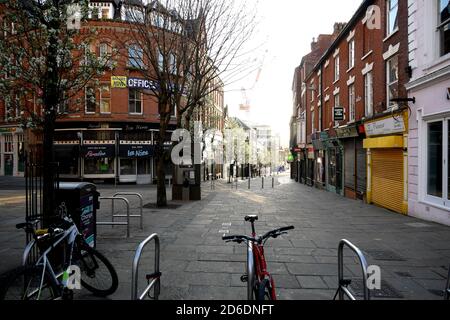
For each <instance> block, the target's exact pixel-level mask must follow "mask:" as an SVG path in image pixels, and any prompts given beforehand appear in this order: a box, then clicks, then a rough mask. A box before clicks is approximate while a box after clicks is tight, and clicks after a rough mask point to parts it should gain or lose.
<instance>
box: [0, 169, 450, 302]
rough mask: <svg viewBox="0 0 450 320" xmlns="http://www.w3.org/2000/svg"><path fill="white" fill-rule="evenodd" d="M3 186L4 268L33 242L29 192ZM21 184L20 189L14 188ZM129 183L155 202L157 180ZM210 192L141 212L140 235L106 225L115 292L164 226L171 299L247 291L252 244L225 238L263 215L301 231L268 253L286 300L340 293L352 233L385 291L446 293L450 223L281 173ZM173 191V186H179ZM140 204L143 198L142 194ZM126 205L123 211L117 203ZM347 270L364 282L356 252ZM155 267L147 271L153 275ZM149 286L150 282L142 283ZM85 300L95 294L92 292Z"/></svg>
mask: <svg viewBox="0 0 450 320" xmlns="http://www.w3.org/2000/svg"><path fill="white" fill-rule="evenodd" d="M2 189H4V190H1V191H0V199H3V200H0V214H1V216H2V224H1V225H0V243H1V244H0V261H2V263H1V267H0V271H4V270H6V269H8V268H10V267H12V266H14V265H17V264H18V263H19V262H20V254H21V250H22V249H23V245H24V235H23V232H22V231H17V230H15V229H14V225H15V224H16V223H18V222H20V221H22V219H23V216H24V204H23V201H22V202H21V200H20V199H19V198H17V199H15V200H10V202H7V201H6V198H12V199H14V197H18V196H20V195H21V191H20V190H16V191H14V190H7V186H6V187H5V186H3V187H2ZM12 189H14V188H12ZM99 189H100V192H101V195H102V196H108V195H112V194H113V193H114V192H115V191H116V189H115V188H114V186H101V185H100V186H99ZM117 190H119V191H124V190H125V191H137V192H140V193H142V194H143V195H144V197H145V202H146V203H149V202H153V201H155V195H156V189H155V187H153V186H146V187H142V186H118V187H117ZM203 197H204V200H203V201H201V202H194V203H186V204H182V203H180V204H182V205H181V206H180V207H179V208H177V209H167V210H157V209H145V210H144V216H145V220H144V221H145V223H144V224H145V226H144V231H141V230H139V228H138V221H137V220H133V223H132V224H133V228H132V230H131V238H130V239H126V238H125V229H124V227H115V228H111V227H109V226H102V227H99V239H98V249H99V250H100V251H101V252H103V253H105V254H106V255H107V257H108V258H109V259H110V260H111V261H112V263H113V264H114V266H115V267H116V269H117V271H118V273H119V281H120V284H119V289H118V291H117V292H116V294H115V295H113V296H112V297H110V298H112V299H129V297H130V290H131V289H130V286H131V284H130V283H131V263H132V259H133V255H134V250H135V249H136V247H137V245H138V244H139V242H140V241H142V240H143V239H145V237H146V236H148V235H149V234H151V233H153V232H156V233H158V234H159V235H160V237H161V271H162V273H163V276H162V290H161V297H160V298H161V299H207V300H209V299H245V297H246V289H245V284H242V283H241V282H240V280H239V278H240V276H241V275H242V274H243V270H244V261H245V248H244V247H243V246H239V245H233V244H229V243H224V242H223V241H222V240H221V236H222V235H223V234H224V232H227V231H229V233H230V234H242V233H245V234H248V233H249V225H246V224H245V223H244V219H243V218H244V216H245V215H247V214H257V215H259V218H260V219H259V221H258V222H257V224H256V226H257V231H258V232H259V233H263V232H265V231H269V230H271V229H275V228H278V227H282V226H286V225H294V226H295V227H296V229H295V230H294V231H292V232H290V234H289V235H288V236H284V237H282V238H279V239H274V240H269V242H268V243H267V249H266V256H267V260H268V262H269V270H270V271H271V272H272V273H273V274H274V277H275V281H276V284H277V287H278V296H279V298H280V299H325V300H330V299H332V298H333V295H334V293H335V291H336V287H337V271H338V267H337V246H338V242H339V240H340V239H348V240H350V241H352V242H353V243H354V244H355V245H357V246H358V247H360V248H361V249H362V250H363V251H364V252H365V253H366V257H367V260H368V263H369V264H372V265H378V266H380V267H381V271H382V292H377V293H376V295H377V298H378V299H393V298H395V299H442V297H441V296H440V291H442V290H443V289H444V286H445V278H446V275H447V272H448V271H447V270H448V269H447V268H448V265H449V264H450V232H449V231H450V228H449V227H445V226H441V225H437V224H433V223H429V222H424V221H420V220H417V219H414V218H410V217H405V216H401V215H398V214H395V213H392V212H389V211H387V210H384V209H381V208H377V207H375V206H369V205H365V204H363V203H362V202H358V201H353V200H349V199H345V198H342V197H340V196H338V195H334V194H331V193H328V192H325V191H320V190H317V189H312V188H309V187H306V186H302V185H300V184H297V183H294V182H291V180H290V179H289V177H288V176H280V177H278V178H277V181H276V183H275V188H274V189H272V188H271V183H270V181H269V182H268V181H266V183H265V189H264V190H262V189H261V180H260V179H255V180H253V181H252V190H250V191H249V190H248V189H247V182H240V184H239V186H238V189H237V190H236V189H232V188H231V186H230V185H229V184H227V183H226V181H222V182H217V183H216V188H215V190H211V187H210V184H209V183H205V184H204V186H203ZM169 198H170V194H169ZM133 203H134V202H133ZM116 210H121V209H120V208H119V207H118V206H116ZM109 214H110V203H109V202H102V204H101V210H100V212H99V218H98V219H99V220H107V219H108V216H109ZM151 251H152V245H150V246H149V247H148V251H147V252H146V253H145V254H144V256H143V258H142V264H141V269H140V270H141V271H140V274H141V275H144V273H146V272H147V271H148V272H151V271H152V268H153V261H152V258H153V255H152V252H151ZM346 255H347V256H348V257H349V258H347V259H346V266H345V274H346V276H347V277H349V278H352V279H354V281H353V285H354V289H355V290H356V292H360V290H358V283H359V282H358V280H357V279H358V278H360V268H359V266H358V264H357V261H356V260H355V258H354V257H353V256H352V254H351V253H350V252H346ZM148 272H147V273H148ZM141 282H142V285H144V282H145V280H143V281H141ZM78 297H79V298H87V299H92V297H91V296H90V295H89V294H87V293H82V294H81V295H79V296H78Z"/></svg>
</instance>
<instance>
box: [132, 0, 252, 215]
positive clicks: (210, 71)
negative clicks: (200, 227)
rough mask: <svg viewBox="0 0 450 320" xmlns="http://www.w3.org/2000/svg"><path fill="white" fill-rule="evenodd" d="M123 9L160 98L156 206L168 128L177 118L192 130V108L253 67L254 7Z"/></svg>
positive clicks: (232, 1)
mask: <svg viewBox="0 0 450 320" xmlns="http://www.w3.org/2000/svg"><path fill="white" fill-rule="evenodd" d="M124 9H125V17H126V20H128V21H129V22H130V30H132V32H131V37H132V38H133V41H132V42H134V43H137V44H139V46H140V47H139V52H138V53H137V54H136V56H137V57H138V58H139V59H142V61H141V62H140V63H141V64H142V65H141V68H139V69H140V71H141V74H142V76H143V77H145V78H146V79H147V80H149V81H152V82H153V85H152V86H151V88H150V90H151V94H152V95H153V96H155V97H156V98H157V100H158V111H159V115H160V123H159V124H160V133H159V138H158V141H157V143H156V159H157V181H158V186H157V190H158V191H157V205H158V206H165V205H166V204H167V197H166V189H165V185H164V178H165V172H164V157H163V155H164V149H163V145H164V139H165V136H166V132H167V127H168V125H169V123H170V122H171V121H174V120H176V124H177V127H178V128H181V127H184V128H188V129H189V128H191V124H190V122H191V118H192V114H193V112H194V111H195V110H196V109H197V110H198V109H201V108H203V106H204V105H205V103H206V99H207V97H208V96H209V95H211V94H212V93H213V92H215V91H217V90H223V86H224V85H227V84H229V83H232V82H233V81H236V80H239V79H240V78H241V77H244V76H246V75H248V73H250V72H251V71H253V70H255V65H254V63H252V60H251V59H250V58H249V53H250V51H246V48H245V45H246V44H247V43H248V42H249V40H250V39H251V37H252V34H253V31H254V30H255V22H254V21H255V19H254V10H253V11H252V12H253V13H252V14H250V13H249V10H247V8H245V6H244V5H243V4H242V2H241V1H236V0H227V1H221V0H162V1H151V2H149V1H146V2H145V3H137V2H136V1H135V0H132V1H131V0H129V1H125V3H124ZM124 44H127V43H125V42H124ZM130 53H132V54H134V53H135V52H130ZM130 58H132V57H130ZM174 116H175V117H174Z"/></svg>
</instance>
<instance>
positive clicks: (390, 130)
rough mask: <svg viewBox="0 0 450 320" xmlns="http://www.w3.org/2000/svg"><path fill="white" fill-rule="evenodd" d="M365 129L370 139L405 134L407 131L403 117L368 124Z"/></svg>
mask: <svg viewBox="0 0 450 320" xmlns="http://www.w3.org/2000/svg"><path fill="white" fill-rule="evenodd" d="M364 128H365V131H366V135H367V136H368V137H371V136H382V135H389V134H394V133H403V132H404V131H405V122H404V120H403V117H399V118H393V117H390V118H386V119H383V120H380V121H376V122H371V123H366V124H365V125H364Z"/></svg>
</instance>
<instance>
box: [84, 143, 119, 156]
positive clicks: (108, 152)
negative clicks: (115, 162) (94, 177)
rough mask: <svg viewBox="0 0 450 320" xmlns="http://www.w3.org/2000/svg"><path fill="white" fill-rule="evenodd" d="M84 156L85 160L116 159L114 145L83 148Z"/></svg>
mask: <svg viewBox="0 0 450 320" xmlns="http://www.w3.org/2000/svg"><path fill="white" fill-rule="evenodd" d="M82 155H83V156H84V157H85V158H91V159H92V158H109V157H114V146H113V145H107V146H102V145H94V146H83V147H82Z"/></svg>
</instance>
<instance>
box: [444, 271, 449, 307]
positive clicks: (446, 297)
mask: <svg viewBox="0 0 450 320" xmlns="http://www.w3.org/2000/svg"><path fill="white" fill-rule="evenodd" d="M444 299H445V300H450V266H449V267H448V277H447V285H446V286H445V291H444Z"/></svg>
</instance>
